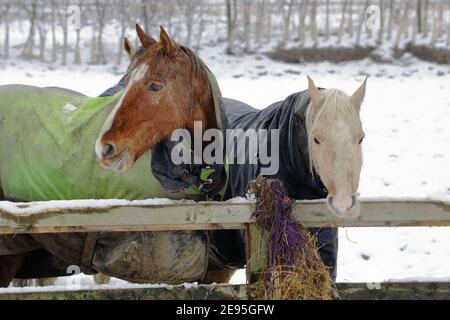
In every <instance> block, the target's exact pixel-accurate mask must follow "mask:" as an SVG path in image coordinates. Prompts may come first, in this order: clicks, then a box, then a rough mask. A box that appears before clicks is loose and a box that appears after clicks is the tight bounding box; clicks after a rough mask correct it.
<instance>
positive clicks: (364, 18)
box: [356, 0, 369, 46]
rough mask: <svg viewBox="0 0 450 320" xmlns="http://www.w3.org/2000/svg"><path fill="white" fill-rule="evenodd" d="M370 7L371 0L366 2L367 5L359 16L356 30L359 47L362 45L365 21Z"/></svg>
mask: <svg viewBox="0 0 450 320" xmlns="http://www.w3.org/2000/svg"><path fill="white" fill-rule="evenodd" d="M368 7H369V0H366V2H365V4H364V5H363V7H362V10H361V14H360V16H359V22H358V29H357V30H356V45H357V46H359V45H360V43H361V33H362V29H363V25H364V21H366V12H367V8H368Z"/></svg>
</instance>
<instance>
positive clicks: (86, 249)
mask: <svg viewBox="0 0 450 320" xmlns="http://www.w3.org/2000/svg"><path fill="white" fill-rule="evenodd" d="M97 238H98V233H96V232H90V233H88V234H87V236H86V240H85V241H84V246H83V252H82V253H81V260H80V267H81V271H83V273H86V274H91V273H92V258H93V257H94V252H95V247H96V245H97Z"/></svg>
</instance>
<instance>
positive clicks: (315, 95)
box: [306, 76, 320, 103]
mask: <svg viewBox="0 0 450 320" xmlns="http://www.w3.org/2000/svg"><path fill="white" fill-rule="evenodd" d="M306 77H307V78H308V94H309V97H310V98H311V100H312V101H313V102H314V103H317V101H318V99H319V96H320V91H319V89H317V87H316V85H315V84H314V81H313V80H312V79H311V78H310V76H306Z"/></svg>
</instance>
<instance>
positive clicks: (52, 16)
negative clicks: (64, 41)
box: [50, 0, 58, 62]
mask: <svg viewBox="0 0 450 320" xmlns="http://www.w3.org/2000/svg"><path fill="white" fill-rule="evenodd" d="M57 3H58V2H57V1H56V0H51V1H50V23H51V27H50V28H51V35H52V55H51V61H52V62H55V61H56V59H57V50H58V49H57V43H56V16H57V11H58V4H57Z"/></svg>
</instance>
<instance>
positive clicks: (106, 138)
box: [95, 25, 216, 171]
mask: <svg viewBox="0 0 450 320" xmlns="http://www.w3.org/2000/svg"><path fill="white" fill-rule="evenodd" d="M136 32H137V35H138V37H139V40H140V42H141V45H142V48H141V49H140V50H138V51H135V50H134V48H133V47H132V45H131V43H130V42H129V41H128V40H127V39H125V40H124V47H125V50H126V51H127V52H128V54H129V55H130V57H132V62H131V64H130V67H129V69H128V74H127V77H126V78H125V89H124V92H123V93H122V95H121V98H120V100H119V101H118V102H117V104H116V105H115V107H114V108H113V110H112V112H111V113H110V115H109V116H108V118H107V119H106V121H105V123H104V125H103V128H102V129H101V132H100V134H99V136H98V138H97V141H96V145H95V152H96V154H97V158H98V161H99V163H100V164H101V165H102V166H103V167H104V168H106V169H113V170H118V171H125V170H127V169H129V168H131V167H132V166H133V164H134V163H135V161H136V160H137V159H138V158H139V157H140V156H141V155H142V154H144V153H145V152H146V151H148V150H149V149H151V148H152V147H154V146H155V145H156V144H158V143H160V142H161V141H163V140H164V139H166V138H167V137H168V136H170V135H171V133H172V132H173V131H174V130H176V129H182V128H185V129H188V130H189V131H191V133H192V132H193V130H194V122H195V121H200V122H201V123H202V125H203V126H202V127H203V130H206V129H208V128H211V127H216V120H215V114H214V101H213V98H212V93H211V87H210V84H209V80H208V74H207V72H206V70H205V68H204V66H203V64H202V63H201V62H200V61H199V59H198V58H197V57H196V56H195V54H194V53H193V52H192V51H191V50H190V49H188V48H186V47H183V46H181V45H178V44H177V43H176V42H174V41H173V40H172V39H171V38H170V37H169V35H168V34H167V32H166V31H165V30H164V28H162V27H161V31H160V41H159V42H158V41H156V40H155V39H154V38H152V37H151V36H149V35H147V34H146V33H145V32H144V31H143V30H142V29H141V28H140V27H139V26H138V25H136Z"/></svg>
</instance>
